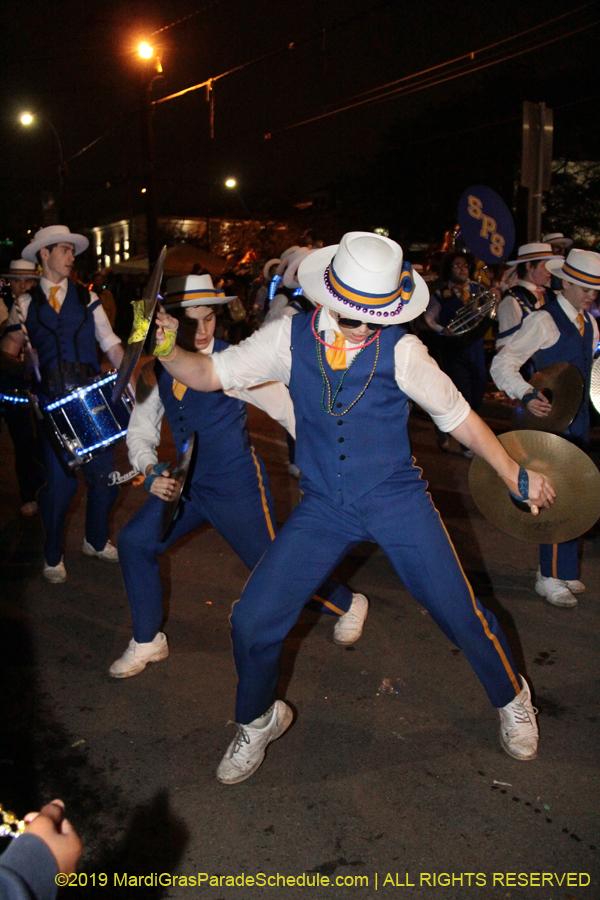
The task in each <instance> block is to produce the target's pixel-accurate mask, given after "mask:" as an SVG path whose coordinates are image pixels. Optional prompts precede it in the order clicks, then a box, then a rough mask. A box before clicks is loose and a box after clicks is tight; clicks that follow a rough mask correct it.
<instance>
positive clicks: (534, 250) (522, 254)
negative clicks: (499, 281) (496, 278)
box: [506, 241, 562, 266]
mask: <svg viewBox="0 0 600 900" xmlns="http://www.w3.org/2000/svg"><path fill="white" fill-rule="evenodd" d="M538 259H562V256H557V255H556V253H553V252H552V247H551V246H550V244H547V243H541V242H539V241H538V242H534V243H532V244H521V246H520V247H519V249H518V250H517V258H516V259H510V260H509V261H508V262H507V263H506V265H507V266H518V265H519V263H527V262H535V261H536V260H538Z"/></svg>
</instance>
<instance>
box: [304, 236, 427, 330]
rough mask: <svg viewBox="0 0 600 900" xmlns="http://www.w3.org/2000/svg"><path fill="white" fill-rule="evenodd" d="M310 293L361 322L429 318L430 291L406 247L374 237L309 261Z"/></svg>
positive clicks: (345, 242) (352, 239)
mask: <svg viewBox="0 0 600 900" xmlns="http://www.w3.org/2000/svg"><path fill="white" fill-rule="evenodd" d="M298 281H299V282H300V285H301V287H302V288H303V290H304V293H305V294H306V295H307V296H308V297H309V298H310V299H311V300H313V301H314V302H315V303H318V304H323V306H326V307H327V308H328V309H332V310H334V311H335V312H338V313H342V314H343V315H345V316H348V317H351V318H356V319H359V320H360V321H361V322H372V321H373V320H374V319H376V320H377V322H378V324H381V325H397V324H399V323H401V322H409V321H410V320H411V319H414V318H416V317H417V316H418V315H420V314H421V313H422V312H424V310H425V308H426V307H427V304H428V303H429V290H428V289H427V285H426V284H425V282H424V281H423V279H422V278H421V276H420V275H419V274H418V273H417V272H415V271H414V270H413V268H412V266H411V264H410V263H406V262H405V263H404V264H403V256H402V247H400V245H399V244H397V243H396V242H395V241H391V240H390V239H389V238H386V237H383V236H382V235H379V234H373V233H372V232H369V231H351V232H349V233H348V234H345V235H344V236H343V238H342V240H341V241H340V243H339V244H337V245H333V246H330V247H322V248H320V249H318V250H314V251H313V252H312V253H311V254H310V256H306V257H305V258H304V259H303V260H302V262H301V263H300V267H299V269H298Z"/></svg>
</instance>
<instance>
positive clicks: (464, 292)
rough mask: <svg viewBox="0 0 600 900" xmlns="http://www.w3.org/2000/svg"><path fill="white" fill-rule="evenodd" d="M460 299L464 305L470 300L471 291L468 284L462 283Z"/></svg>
mask: <svg viewBox="0 0 600 900" xmlns="http://www.w3.org/2000/svg"><path fill="white" fill-rule="evenodd" d="M461 300H462V302H463V306H466V305H467V303H469V302H470V300H471V291H470V288H469V285H468V284H463V286H462V288H461Z"/></svg>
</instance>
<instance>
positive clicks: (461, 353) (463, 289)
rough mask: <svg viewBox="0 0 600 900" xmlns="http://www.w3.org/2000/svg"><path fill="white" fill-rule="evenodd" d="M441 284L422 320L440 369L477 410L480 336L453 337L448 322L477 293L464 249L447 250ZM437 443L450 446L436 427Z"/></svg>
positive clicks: (483, 376) (482, 371) (482, 382)
mask: <svg viewBox="0 0 600 900" xmlns="http://www.w3.org/2000/svg"><path fill="white" fill-rule="evenodd" d="M442 278H443V279H444V283H445V286H444V287H441V288H439V290H437V291H436V292H435V294H433V296H432V297H431V300H430V301H429V304H428V306H427V309H426V311H425V321H426V322H427V324H428V325H429V327H430V328H431V329H432V330H433V331H435V332H436V333H437V334H438V335H439V338H440V339H439V341H438V342H437V348H436V350H437V353H438V356H439V364H440V369H441V370H442V372H445V373H446V375H448V376H449V377H450V378H451V379H452V381H453V382H454V384H455V385H456V387H457V388H458V390H459V391H460V393H461V394H462V395H463V397H464V398H465V400H466V401H467V403H468V404H469V405H470V407H471V409H473V410H475V411H477V410H478V409H479V407H480V406H481V404H482V403H483V398H484V395H485V388H486V384H487V371H486V368H485V350H484V338H483V337H481V338H479V339H478V340H476V341H473V342H472V343H464V342H460V343H459V342H457V340H453V333H452V330H451V328H449V327H448V326H449V325H450V323H451V322H452V319H453V318H454V317H455V315H456V314H457V312H459V311H460V310H461V309H462V308H463V307H464V306H467V305H468V304H469V303H471V302H472V301H473V299H474V298H475V297H476V296H477V294H479V293H480V291H481V287H480V285H479V284H478V283H477V282H476V281H472V280H471V278H470V270H469V261H468V259H467V257H466V256H465V254H464V253H451V254H449V255H448V256H447V257H446V258H445V260H444V263H443V266H442ZM436 437H437V442H438V446H439V447H440V448H441V449H442V450H449V449H450V439H449V437H448V435H447V434H444V432H443V431H441V430H440V429H439V428H437V427H436ZM461 451H462V454H463V456H465V457H466V458H467V459H472V457H473V453H472V451H471V450H469V448H468V447H466V446H462V445H461Z"/></svg>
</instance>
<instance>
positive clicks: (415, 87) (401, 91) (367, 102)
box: [264, 4, 600, 140]
mask: <svg viewBox="0 0 600 900" xmlns="http://www.w3.org/2000/svg"><path fill="white" fill-rule="evenodd" d="M587 5H590V4H587ZM581 8H583V7H581ZM599 23H600V19H596V20H595V21H593V22H589V23H587V24H585V25H582V26H580V27H579V28H575V29H573V30H572V31H569V32H564V33H562V34H559V35H555V36H554V37H551V38H548V39H546V40H545V41H541V42H539V43H537V44H534V45H532V46H530V47H526V48H524V49H520V50H516V51H515V52H513V53H507V54H506V55H504V56H501V57H499V58H498V59H493V60H489V61H486V62H483V63H481V64H480V65H477V66H469V67H467V68H463V69H462V70H460V71H458V72H455V73H453V74H449V75H445V76H442V77H441V78H438V79H435V78H434V79H431V78H429V79H427V78H425V79H423V80H422V81H421V82H417V83H416V84H412V85H411V84H407V85H406V86H405V87H401V88H396V89H393V90H391V91H388V92H387V93H383V94H379V95H378V96H375V97H367V98H365V99H364V100H358V101H356V102H354V103H346V104H345V105H344V106H340V107H338V108H337V109H334V110H330V111H328V112H324V113H321V114H320V115H317V116H311V117H310V118H309V119H303V120H302V121H301V122H295V123H294V124H292V125H286V126H284V127H282V128H278V129H277V130H276V131H272V132H268V133H267V134H265V135H264V137H265V140H268V139H270V138H271V137H272V136H273V135H274V134H282V133H283V132H285V131H291V130H292V129H295V128H300V127H302V126H303V125H310V124H311V123H313V122H319V121H321V120H323V119H328V118H330V117H331V116H336V115H338V114H339V113H342V112H347V111H348V110H350V109H357V108H359V107H361V106H374V105H375V104H377V103H383V102H385V101H386V100H392V99H395V98H396V97H406V96H409V95H410V94H414V93H417V92H418V91H422V90H425V89H426V88H430V87H436V86H437V85H440V84H445V83H446V82H448V81H455V80H456V79H457V78H462V77H463V76H465V75H470V74H472V73H474V72H479V71H482V70H483V69H487V68H489V67H490V66H495V65H498V64H499V63H502V62H506V61H507V60H509V59H515V58H516V57H518V56H523V55H524V54H526V53H531V52H532V51H533V50H540V49H542V48H543V47H547V46H549V45H550V44H553V43H556V42H557V41H561V40H565V39H566V38H568V37H572V36H573V35H575V34H579V33H580V32H582V31H586V30H588V29H590V28H593V27H594V26H596V25H598V24H599ZM520 36H521V35H515V36H514V39H516V38H518V37H520ZM480 52H481V51H479V50H475V51H473V54H467V56H468V57H469V58H474V56H475V55H476V54H477V53H480ZM463 58H464V57H459V58H458V59H463ZM454 62H456V60H449V61H448V62H447V63H446V64H445V65H447V66H450V65H452V64H453V63H454ZM435 68H438V67H435ZM429 71H430V70H429V69H426V70H424V71H423V72H416V73H414V74H413V75H412V76H409V77H410V78H411V79H412V80H413V81H415V80H416V79H418V78H420V77H421V76H422V75H423V74H424V73H426V72H429ZM385 88H386V85H381V86H380V88H379V90H382V89H385ZM374 90H378V89H377V88H376V89H374Z"/></svg>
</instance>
